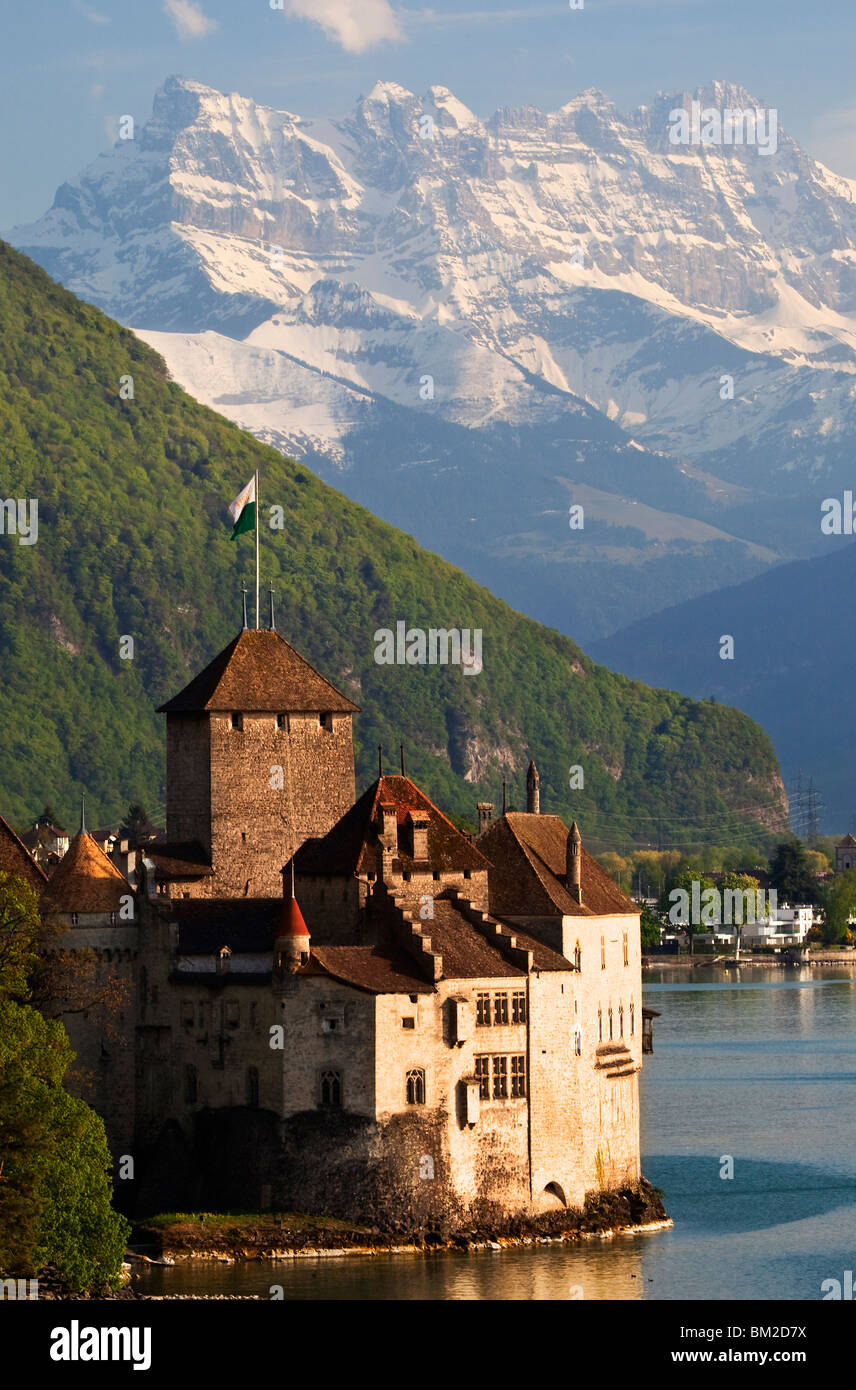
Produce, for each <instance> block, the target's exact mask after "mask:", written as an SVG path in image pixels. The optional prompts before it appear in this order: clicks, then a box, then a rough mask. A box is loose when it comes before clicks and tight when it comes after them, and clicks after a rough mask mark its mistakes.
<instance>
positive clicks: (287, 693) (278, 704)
mask: <svg viewBox="0 0 856 1390" xmlns="http://www.w3.org/2000/svg"><path fill="white" fill-rule="evenodd" d="M203 710H246V711H249V712H251V711H255V710H257V711H265V710H276V711H282V712H283V713H287V712H289V711H292V712H294V713H295V714H296V713H301V712H307V711H315V710H317V711H318V712H319V713H324V712H327V711H329V712H333V713H336V712H337V713H340V714H354V713H357V712H358V710H359V706H358V705H355V704H354V703H353V701H352V700H349V699H348V697H347V696H346V695H343V694H342V692H341V691H340V690H336V689H335V687H334V686H332V685H331V684H330V682H329V681H327V680H325V679H324V677H323V676H322V675H319V673H318V672H317V671H316V670H315V668H314V667H313V666H310V665H309V662H308V661H305V660H304V658H303V657H302V656H301V655H300V653H299V652H296V651H295V650H294V648H293V647H292V646H290V645H289V644H288V642H286V641H285V640H284V638H282V637H280V635H279V633H278V632H270V631H268V630H266V629H264V628H258V629H256V628H245V629H244V631H243V632H239V633H238V636H237V637H235V638H234V639H233V641H231V642H230V643H229V645H228V647H224V649H223V651H222V652H220V654H219V655H218V656H215V658H214V660H213V661H211V662H209V664H208V665H207V666H206V667H205V670H204V671H200V673H199V675H198V676H194V678H193V680H192V681H191V682H190V684H189V685H186V686H185V687H184V689H183V690H182V691H181V692H180V693H179V694H178V695H175V696H173V698H172V699H171V700H168V701H167V703H166V704H165V705H161V706H160V709H159V711H158V713H160V714H190V713H201V712H202V711H203Z"/></svg>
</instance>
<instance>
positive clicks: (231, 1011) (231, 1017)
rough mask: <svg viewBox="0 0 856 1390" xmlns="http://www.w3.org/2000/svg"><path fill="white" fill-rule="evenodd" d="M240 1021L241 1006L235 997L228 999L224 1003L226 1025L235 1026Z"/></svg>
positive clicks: (228, 1026)
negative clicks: (225, 1003)
mask: <svg viewBox="0 0 856 1390" xmlns="http://www.w3.org/2000/svg"><path fill="white" fill-rule="evenodd" d="M240 1022H241V1006H240V1004H239V1003H238V1001H237V999H230V1000H229V1002H228V1003H227V1005H226V1027H227V1028H237V1027H239V1025H240Z"/></svg>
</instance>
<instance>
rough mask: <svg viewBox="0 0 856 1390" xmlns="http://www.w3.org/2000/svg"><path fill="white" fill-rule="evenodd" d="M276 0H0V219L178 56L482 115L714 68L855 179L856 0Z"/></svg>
mask: <svg viewBox="0 0 856 1390" xmlns="http://www.w3.org/2000/svg"><path fill="white" fill-rule="evenodd" d="M274 2H275V3H277V4H279V3H280V0H274ZM577 2H578V0H577ZM281 3H282V6H283V8H282V9H276V10H275V9H272V8H271V0H41V3H34V2H33V0H29V3H26V0H24V2H23V3H22V0H0V20H2V31H0V32H2V33H3V37H4V43H3V47H2V53H0V79H2V80H0V123H1V124H0V129H2V134H3V138H2V141H0V190H2V191H0V226H5V227H9V226H11V225H12V224H13V223H16V222H25V221H29V220H31V219H33V218H35V217H37V216H39V215H40V214H41V213H42V212H43V211H44V210H45V209H46V208H47V207H48V206H49V205H50V203H51V202H52V200H53V195H54V192H55V190H56V188H57V186H58V185H59V184H60V183H62V182H63V180H64V179H66V178H69V177H72V176H74V175H75V174H76V173H78V172H79V170H80V169H81V168H82V167H83V166H84V165H85V164H87V163H88V162H89V161H90V160H91V159H93V158H94V157H95V156H96V155H97V154H98V153H99V151H100V150H102V149H105V148H107V147H108V145H109V144H110V143H111V140H110V138H109V137H108V131H109V130H110V129H111V122H113V121H115V118H116V117H117V116H118V115H120V114H125V113H129V114H131V115H133V116H134V117H135V119H136V120H137V121H138V122H139V121H141V120H142V121H144V120H146V119H147V118H148V116H149V114H150V111H151V104H152V96H153V93H154V91H155V89H156V88H157V87H158V86H159V85H160V83H161V82H162V81H163V80H164V78H165V77H167V76H168V75H170V74H171V73H180V74H182V75H183V76H185V77H192V78H196V79H198V80H199V81H201V82H206V83H208V84H210V85H211V86H214V87H219V88H221V89H223V90H226V91H239V92H241V93H242V94H243V95H245V96H249V97H253V98H255V99H256V100H257V101H261V102H264V103H267V104H270V105H273V106H280V107H284V108H286V109H288V110H291V111H296V112H300V113H302V114H304V115H309V116H312V115H320V114H325V115H326V114H329V115H334V116H335V115H338V114H341V113H342V112H344V111H346V110H347V109H348V108H349V107H350V106H351V105H352V104H353V102H354V100H355V99H356V97H357V96H358V95H359V94H360V93H362V92H367V91H369V90H370V88H371V87H372V86H373V85H374V82H375V81H376V80H377V79H378V78H381V79H383V80H390V81H397V82H400V83H402V84H403V85H404V86H406V87H409V88H411V89H412V90H414V91H416V92H417V93H422V92H424V91H425V90H426V88H427V87H429V86H430V85H431V84H432V83H435V82H436V83H441V84H443V85H445V86H447V87H450V88H451V89H452V91H453V92H455V94H456V95H457V96H458V97H460V99H461V100H462V101H464V102H465V103H466V104H467V105H468V106H470V107H471V108H472V109H473V110H474V111H475V112H476V113H477V114H478V115H480V116H488V115H490V114H491V113H492V112H493V111H494V110H495V109H496V108H497V107H498V106H501V105H525V104H527V103H530V102H531V103H533V104H534V105H536V106H540V107H541V108H542V109H545V110H551V109H555V108H556V107H558V106H561V105H562V104H563V103H564V102H566V101H568V100H569V99H570V98H571V97H572V96H574V95H575V94H576V93H577V92H580V91H582V90H584V89H585V88H586V87H599V88H601V89H602V90H603V91H604V92H606V93H607V95H608V96H610V97H612V99H613V100H614V101H615V102H616V103H617V104H618V106H619V107H621V108H622V109H629V108H632V107H634V106H636V105H638V104H640V103H642V102H646V101H648V100H650V99H651V98H652V97H653V96H654V94H655V93H656V92H657V91H658V90H661V89H662V90H666V91H675V90H679V89H682V88H683V89H687V88H693V87H696V86H699V85H701V84H703V83H706V82H708V81H710V80H711V79H713V78H717V77H718V78H722V79H725V80H728V81H732V82H737V83H740V84H742V85H743V86H745V87H746V88H748V90H749V91H750V92H752V93H753V95H755V96H756V97H758V98H759V99H760V100H762V101H765V102H767V103H769V104H770V105H773V106H776V107H777V108H778V111H779V120H780V123H781V124H782V125H784V127H785V128H786V129H787V130H788V131H790V133H791V134H792V135H794V136H795V137H796V138H797V139H798V140H799V141H800V142H801V143H802V144H803V145H804V146H805V148H806V149H807V150H808V151H809V153H811V154H813V155H815V156H816V157H817V158H819V159H822V160H823V161H824V162H825V163H827V164H829V165H830V166H831V167H832V168H834V169H836V170H837V171H838V172H840V173H844V174H848V175H849V176H850V177H853V178H856V75H854V65H853V55H854V54H856V4H854V0H823V5H822V7H820V6H809V5H806V4H805V3H804V0H583V7H582V8H581V9H571V7H570V4H569V3H568V0H544V2H543V3H542V0H532V2H531V3H529V4H528V5H527V4H524V3H521V0H512V3H511V4H509V3H503V0H458V3H453V0H432V3H431V5H430V6H427V5H420V4H418V3H416V0H408V4H407V5H406V6H404V5H401V4H398V3H397V2H396V0H281Z"/></svg>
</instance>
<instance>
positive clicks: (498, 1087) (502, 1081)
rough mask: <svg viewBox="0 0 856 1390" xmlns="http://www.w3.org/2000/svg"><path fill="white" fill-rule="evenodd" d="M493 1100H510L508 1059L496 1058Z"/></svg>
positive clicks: (494, 1060)
mask: <svg viewBox="0 0 856 1390" xmlns="http://www.w3.org/2000/svg"><path fill="white" fill-rule="evenodd" d="M493 1098H494V1100H507V1099H508V1058H507V1057H494V1059H493Z"/></svg>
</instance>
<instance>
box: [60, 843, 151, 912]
mask: <svg viewBox="0 0 856 1390" xmlns="http://www.w3.org/2000/svg"><path fill="white" fill-rule="evenodd" d="M130 891H131V888H130V884H129V883H128V880H127V879H126V878H125V877H124V875H123V874H120V872H119V870H118V869H117V868H116V866H115V864H113V863H112V861H111V860H110V859H108V858H107V855H106V854H105V853H104V851H103V849H102V848H101V846H100V845H97V844H96V843H95V841H94V840H93V838H92V836H91V835H89V834H88V833H87V832H86V831H85V830H81V831H79V832H78V833H77V834H76V835H75V837H74V839H73V840H72V842H71V844H70V845H69V847H68V850H67V852H66V853H65V854H64V855H63V857H62V859H61V860H60V861H59V863H58V864H57V866H56V868H55V869H54V871H53V873H52V874H51V877H50V880H49V882H48V886H47V888H46V889H45V891H44V901H45V904H46V905H47V906H50V907H52V908H54V909H55V910H56V911H57V912H118V911H119V908H120V907H121V902H120V901H119V900H120V898H122V897H123V895H125V894H127V893H130Z"/></svg>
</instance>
